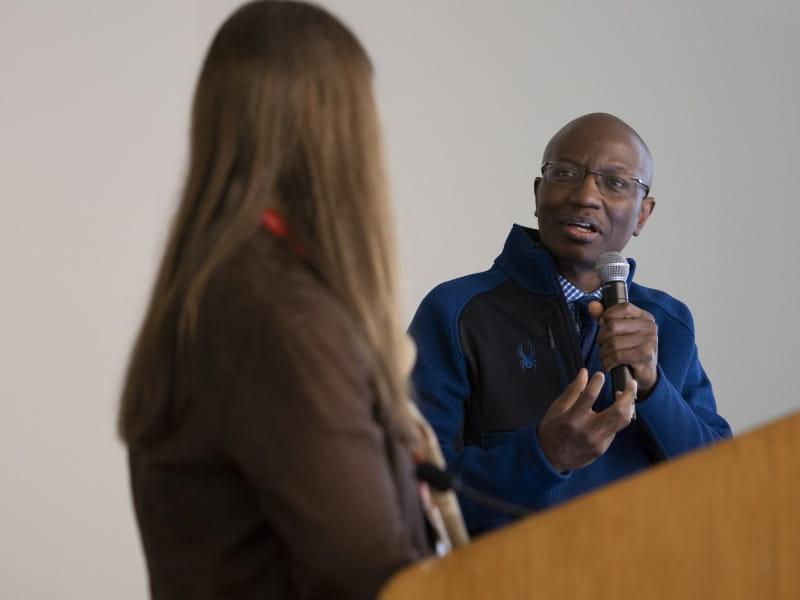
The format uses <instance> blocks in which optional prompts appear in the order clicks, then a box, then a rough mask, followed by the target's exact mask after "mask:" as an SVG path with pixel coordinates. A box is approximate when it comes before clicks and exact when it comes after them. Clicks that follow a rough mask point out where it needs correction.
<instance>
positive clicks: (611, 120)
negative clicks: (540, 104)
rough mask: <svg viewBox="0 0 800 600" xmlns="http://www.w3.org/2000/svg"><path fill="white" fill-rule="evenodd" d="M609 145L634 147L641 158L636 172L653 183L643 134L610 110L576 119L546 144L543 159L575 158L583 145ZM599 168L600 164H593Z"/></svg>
mask: <svg viewBox="0 0 800 600" xmlns="http://www.w3.org/2000/svg"><path fill="white" fill-rule="evenodd" d="M589 144H592V145H594V144H607V145H609V146H611V145H621V146H626V145H627V146H628V147H631V148H634V149H635V150H636V152H637V155H638V158H639V164H638V169H637V170H638V172H637V173H636V175H637V176H638V177H641V179H642V180H643V181H644V182H645V183H646V184H647V185H648V186H650V185H652V182H653V157H652V155H651V154H650V149H649V148H648V147H647V144H645V142H644V140H643V139H642V138H641V136H640V135H639V134H638V133H636V131H635V130H634V129H633V127H631V126H630V125H628V124H627V123H626V122H625V121H623V120H622V119H620V118H618V117H615V116H614V115H610V114H608V113H590V114H588V115H583V116H582V117H578V118H577V119H573V120H572V121H570V122H569V123H567V124H566V125H564V127H562V128H561V129H559V130H558V132H557V133H556V134H555V135H554V136H553V137H552V139H551V140H550V141H549V142H548V143H547V146H546V147H545V149H544V154H543V156H542V162H543V163H545V162H552V161H563V160H572V161H573V162H578V163H580V162H581V161H580V160H578V158H577V155H578V154H580V150H579V148H580V147H581V146H582V145H589ZM593 167H594V168H597V165H593Z"/></svg>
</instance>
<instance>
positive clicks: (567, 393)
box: [548, 369, 589, 412]
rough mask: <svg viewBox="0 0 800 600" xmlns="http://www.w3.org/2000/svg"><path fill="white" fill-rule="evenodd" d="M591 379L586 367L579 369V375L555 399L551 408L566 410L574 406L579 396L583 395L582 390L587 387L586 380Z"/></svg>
mask: <svg viewBox="0 0 800 600" xmlns="http://www.w3.org/2000/svg"><path fill="white" fill-rule="evenodd" d="M588 379H589V372H588V371H587V370H586V369H581V370H580V371H578V375H577V376H576V377H575V379H573V380H572V381H571V382H570V384H569V385H568V386H567V387H566V389H564V391H563V392H561V394H560V395H559V396H558V398H556V399H555V401H554V402H553V404H552V405H550V409H548V412H549V411H550V410H558V411H566V410H568V409H569V407H570V406H572V405H573V404H574V403H575V401H576V400H577V399H578V397H579V396H580V395H581V392H582V391H583V389H584V388H585V387H586V382H587V381H588Z"/></svg>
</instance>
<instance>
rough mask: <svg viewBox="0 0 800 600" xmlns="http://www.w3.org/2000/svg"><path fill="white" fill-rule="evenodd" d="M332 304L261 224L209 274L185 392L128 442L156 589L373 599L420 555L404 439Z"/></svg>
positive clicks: (179, 382)
mask: <svg viewBox="0 0 800 600" xmlns="http://www.w3.org/2000/svg"><path fill="white" fill-rule="evenodd" d="M368 364H369V361H368V360H366V355H365V352H364V351H363V349H362V346H361V344H360V343H359V339H358V336H357V335H356V334H355V332H354V329H353V327H352V325H351V320H350V319H349V317H348V315H347V314H346V313H345V311H344V309H343V308H342V307H341V305H340V304H339V303H338V302H337V301H336V300H335V299H334V298H333V297H332V295H331V294H330V293H329V292H328V291H327V289H326V288H325V287H324V286H323V285H322V284H321V283H320V281H319V280H318V279H317V278H316V277H315V276H314V275H313V274H312V273H311V272H310V271H309V270H308V269H307V268H306V267H305V266H304V265H303V264H302V263H301V262H300V261H299V260H298V259H297V258H295V257H294V256H293V255H291V254H289V253H286V252H284V251H283V250H282V249H281V248H280V247H279V246H278V243H277V242H274V241H273V240H272V239H271V238H269V236H268V234H266V233H264V234H260V235H259V236H257V238H256V239H254V240H253V241H252V242H250V243H249V244H247V245H246V246H245V247H244V248H243V249H242V250H241V251H240V252H238V253H237V254H236V256H234V257H233V258H232V259H231V260H230V261H229V262H228V264H226V265H225V266H224V267H223V268H221V269H220V270H219V271H218V273H217V275H216V276H214V277H213V278H212V281H211V282H210V285H209V287H208V290H207V293H206V296H205V300H204V302H203V304H202V306H201V309H200V314H199V319H198V328H197V335H196V338H195V343H194V344H193V345H192V348H191V351H190V353H189V354H188V356H187V357H186V358H185V359H184V360H182V361H181V362H180V363H179V364H178V365H177V366H176V386H177V387H176V389H177V390H178V392H179V393H180V392H181V390H185V391H187V392H188V394H189V397H190V405H189V408H188V409H187V410H186V412H185V413H184V414H183V415H182V417H181V418H180V420H179V422H178V425H177V426H176V428H175V429H174V430H172V431H171V433H170V434H169V435H168V436H167V437H166V438H165V439H164V440H163V441H161V442H159V443H157V444H155V445H150V446H147V447H146V448H144V449H136V450H132V451H131V453H130V469H131V484H132V488H133V495H134V504H135V508H136V516H137V519H138V522H139V527H140V530H141V534H142V540H143V544H144V549H145V554H146V557H147V565H148V570H149V573H150V589H151V593H152V595H153V598H156V599H162V598H163V599H167V598H169V599H172V598H175V599H178V598H180V599H202V598H369V597H373V596H374V595H375V594H376V592H377V591H378V589H379V588H380V586H381V585H382V583H384V582H385V580H386V579H387V578H388V577H389V575H390V574H391V573H392V572H393V571H395V570H397V569H399V568H401V567H402V566H404V565H406V564H408V563H410V562H412V561H414V560H415V559H418V558H420V557H422V556H424V555H425V554H427V553H428V552H429V548H428V545H427V542H426V539H425V535H424V527H423V520H422V514H421V511H420V505H419V497H418V491H417V485H416V483H415V481H414V479H413V464H412V461H411V458H410V453H409V451H408V449H407V448H406V447H405V446H403V445H402V444H401V443H399V442H398V441H397V440H396V439H394V438H393V437H392V436H391V435H389V434H388V433H387V431H386V430H385V428H384V427H383V426H382V424H381V422H380V420H379V419H378V418H377V417H376V415H377V410H376V408H377V400H376V396H375V394H374V392H373V389H372V387H371V386H370V383H369V379H370V375H369V366H368Z"/></svg>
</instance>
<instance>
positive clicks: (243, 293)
mask: <svg viewBox="0 0 800 600" xmlns="http://www.w3.org/2000/svg"><path fill="white" fill-rule="evenodd" d="M200 320H201V322H208V321H209V320H210V321H219V320H224V321H225V323H224V324H219V325H221V326H223V327H224V329H226V330H238V331H240V332H241V331H242V330H246V331H250V332H256V331H258V332H259V334H260V335H263V336H267V337H273V336H278V337H280V338H284V339H286V338H288V339H290V340H301V339H307V338H311V339H318V338H325V339H330V338H332V339H337V340H339V341H340V342H342V343H349V344H352V343H357V342H356V340H357V338H358V337H359V336H358V335H357V334H356V328H355V327H354V325H353V322H352V318H351V317H350V314H349V313H348V312H347V311H346V309H345V308H344V306H343V305H342V304H341V302H339V301H338V299H337V298H336V297H335V296H334V294H333V293H332V292H331V291H330V289H329V288H328V287H327V286H326V285H325V284H324V282H323V281H322V280H321V279H320V278H319V277H318V276H317V274H316V273H315V272H314V271H313V270H312V269H311V268H310V267H309V266H308V265H307V264H306V263H305V262H304V261H303V259H302V258H300V257H298V256H297V255H295V254H294V253H292V252H291V251H289V250H288V249H287V248H286V247H284V246H283V244H282V243H281V242H280V241H277V240H274V239H273V238H271V236H269V235H267V234H264V235H257V236H255V237H254V238H253V239H252V240H250V241H248V242H247V243H245V244H244V245H243V246H242V247H241V248H239V249H238V250H237V251H236V252H235V253H234V254H233V255H231V257H230V258H229V259H228V260H226V261H224V262H223V263H222V264H221V265H220V266H219V267H218V268H217V269H216V271H215V273H214V274H213V275H212V277H211V279H210V281H209V284H208V287H207V289H206V293H205V296H204V299H203V302H202V305H201V315H200Z"/></svg>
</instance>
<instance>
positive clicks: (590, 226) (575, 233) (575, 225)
mask: <svg viewBox="0 0 800 600" xmlns="http://www.w3.org/2000/svg"><path fill="white" fill-rule="evenodd" d="M562 224H563V226H564V229H565V230H566V232H567V235H568V236H570V237H571V238H573V239H576V240H581V241H586V240H591V239H593V238H594V237H595V236H597V235H598V234H600V233H601V232H600V228H599V227H598V226H597V223H595V222H594V221H591V220H588V219H567V220H564V221H562Z"/></svg>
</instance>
